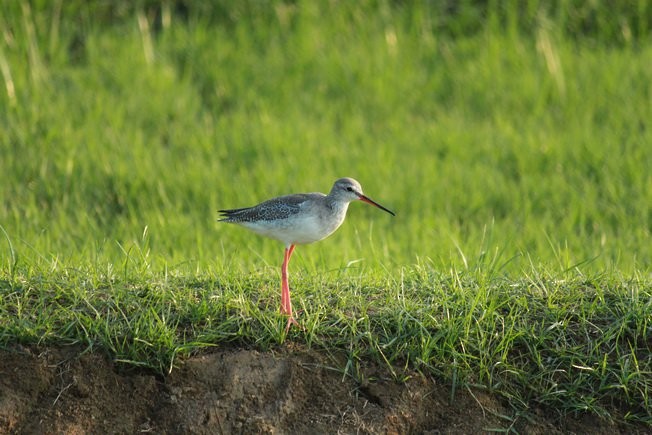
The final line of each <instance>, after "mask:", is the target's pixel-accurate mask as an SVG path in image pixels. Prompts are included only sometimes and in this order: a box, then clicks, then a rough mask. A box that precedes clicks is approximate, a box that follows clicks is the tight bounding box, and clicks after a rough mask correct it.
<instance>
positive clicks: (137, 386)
mask: <svg viewBox="0 0 652 435" xmlns="http://www.w3.org/2000/svg"><path fill="white" fill-rule="evenodd" d="M80 353H81V352H80V349H77V348H57V349H54V348H47V349H27V348H22V347H21V348H15V349H10V350H0V361H2V364H0V433H16V434H18V433H20V434H23V433H26V434H32V433H39V434H40V433H66V434H87V433H89V434H90V433H141V432H145V433H148V432H149V433H172V434H177V433H197V434H232V433H237V434H240V433H242V434H249V433H263V434H285V433H287V434H303V433H305V434H308V433H310V434H314V433H333V434H334V433H363V434H364V433H374V434H376V433H382V434H384V433H389V434H404V433H421V434H443V433H455V434H468V433H481V432H487V431H491V430H492V429H493V430H495V429H506V428H508V427H510V425H512V424H513V428H514V429H517V430H518V431H519V432H520V433H529V434H554V433H569V432H570V433H592V434H609V435H614V434H618V433H623V434H624V433H632V432H636V431H637V430H638V431H639V432H641V433H643V432H644V430H643V429H640V428H639V429H636V428H631V427H620V426H614V425H612V424H610V423H607V422H604V421H601V420H599V419H597V418H593V417H586V418H584V419H579V420H576V419H565V420H563V421H556V420H554V419H553V418H552V414H551V413H546V412H544V411H540V412H534V413H533V416H530V417H529V418H528V419H526V418H520V419H517V420H516V421H515V422H512V421H510V420H509V419H508V418H507V417H506V416H510V415H512V414H513V413H512V412H511V410H510V409H509V407H506V406H505V404H503V403H502V402H501V401H499V400H497V399H495V398H493V397H491V396H490V395H488V394H486V393H485V392H483V391H478V390H474V391H468V390H466V389H462V390H458V391H457V392H456V394H455V395H454V397H453V398H452V400H451V391H450V388H449V387H448V386H445V385H441V384H439V383H438V382H437V381H436V380H434V379H430V378H427V377H424V376H422V375H419V374H416V373H415V374H413V376H411V377H410V379H409V380H408V381H407V382H405V383H402V384H401V383H396V382H394V381H392V380H391V377H390V376H389V373H388V372H387V370H386V369H385V368H383V367H378V366H375V365H371V364H370V365H369V366H368V367H366V368H365V372H364V375H365V378H366V379H370V381H369V382H368V383H366V384H365V385H360V384H359V383H357V382H355V381H353V380H352V379H351V378H350V377H345V378H343V376H342V372H341V371H340V370H336V369H333V367H338V366H337V364H338V363H341V361H340V362H338V361H333V360H332V359H331V358H329V357H327V356H325V355H323V354H321V353H319V352H316V351H309V350H305V349H302V348H297V347H296V346H291V345H288V346H286V347H284V348H282V349H280V350H277V351H275V352H265V353H262V352H257V351H253V350H247V349H229V350H218V351H213V352H210V353H205V354H202V355H198V356H195V357H192V358H190V359H188V360H186V361H184V362H183V363H182V364H181V365H180V367H179V368H177V369H175V370H173V371H172V373H171V374H170V375H168V376H165V377H161V376H154V375H153V374H151V373H147V372H144V371H134V370H130V371H125V370H124V369H120V368H119V367H116V366H114V364H112V363H111V362H110V361H108V360H107V359H106V358H105V357H104V356H102V355H99V354H92V353H85V354H83V353H82V354H81V355H80ZM342 366H343V365H340V366H339V367H342Z"/></svg>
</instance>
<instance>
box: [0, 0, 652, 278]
mask: <svg viewBox="0 0 652 435" xmlns="http://www.w3.org/2000/svg"><path fill="white" fill-rule="evenodd" d="M651 24H652V5H651V2H648V1H643V0H638V1H622V2H592V1H571V0H567V1H561V0H560V1H552V2H543V1H498V0H496V1H470V0H468V1H458V2H453V1H441V2H435V1H430V2H429V1H414V2H409V1H361V2H348V1H334V0H333V1H323V2H312V1H239V2H231V1H207V2H190V1H140V2H130V1H113V2H106V1H99V0H97V1H89V2H81V1H63V0H58V1H57V0H54V1H37V0H34V1H20V0H16V1H5V2H2V5H1V6H0V72H1V73H2V75H1V78H2V80H1V81H0V174H1V175H0V177H1V178H0V179H1V182H0V225H1V226H2V229H3V230H4V231H3V235H4V237H3V238H2V239H0V240H1V243H0V259H1V264H2V268H3V269H4V270H9V269H12V270H17V269H18V270H19V269H20V268H24V269H30V268H35V269H37V270H55V269H57V268H64V269H65V268H95V269H104V268H107V267H111V265H113V264H117V263H120V262H122V261H124V259H125V258H126V257H134V258H137V259H138V261H142V262H143V264H145V265H146V267H147V269H148V270H150V271H153V272H154V273H159V272H161V271H163V270H165V271H175V272H178V273H180V274H192V273H197V272H214V273H231V272H241V271H242V272H250V271H254V270H257V269H259V268H260V267H261V265H271V266H274V267H276V266H278V265H279V264H280V262H281V260H282V246H281V245H280V244H279V243H278V242H275V241H272V240H265V239H263V238H260V237H259V236H257V235H254V234H251V233H249V232H247V231H246V230H244V229H240V228H235V227H230V226H226V225H223V224H218V223H217V222H216V219H217V210H218V209H220V208H234V207H242V206H249V205H254V204H256V203H257V202H260V201H262V200H264V199H267V198H270V197H273V196H278V195H281V194H286V193H293V192H311V191H321V192H328V190H329V189H330V187H331V185H332V183H333V181H334V180H335V179H337V178H339V177H343V176H351V177H354V178H356V179H358V180H359V181H360V182H361V183H362V185H363V187H364V189H365V193H366V194H368V195H369V196H370V197H372V198H373V199H375V200H377V201H378V202H380V203H381V204H383V205H385V206H387V207H388V208H390V209H392V210H394V211H396V213H397V216H396V217H395V218H391V217H390V216H388V215H386V214H385V213H382V212H379V211H378V210H376V209H374V208H372V207H367V206H365V205H363V204H353V205H352V206H351V208H350V209H349V215H348V218H347V222H346V223H345V224H344V225H343V227H342V228H341V229H340V230H339V231H338V232H337V233H336V234H335V235H333V236H331V237H330V238H329V239H327V240H326V241H323V242H320V243H318V244H315V245H313V246H311V247H309V248H303V247H302V248H300V249H299V250H297V253H298V258H299V259H300V260H298V261H297V260H295V262H294V265H293V267H296V268H300V269H301V270H308V271H316V270H321V271H323V270H333V269H338V268H341V267H345V266H347V265H349V264H354V265H355V266H356V268H358V269H359V268H362V269H365V270H390V271H393V270H396V269H397V268H400V267H402V266H406V265H407V266H409V265H413V264H417V263H428V264H431V265H432V266H433V267H435V268H437V269H440V270H443V271H445V270H447V268H450V267H455V268H474V267H491V268H495V269H496V270H499V271H501V272H504V273H507V274H519V273H521V272H522V271H523V269H524V268H530V267H531V265H535V266H537V267H538V266H541V267H547V268H553V269H555V270H559V271H564V270H568V269H573V268H574V267H575V266H578V267H579V269H580V270H587V271H602V270H616V271H619V272H622V273H623V274H625V275H627V274H638V273H642V274H648V273H649V271H650V266H649V265H650V262H651V260H652V243H650V242H651V240H650V231H651V230H652V212H651V211H650V204H652V175H651V171H650V169H651V168H652V152H651V151H650V149H651V148H650V143H652V132H651V130H650V125H649V121H650V120H651V119H652V68H651V67H650V66H651V65H652V41H651V38H650V25H651ZM359 260H361V261H359Z"/></svg>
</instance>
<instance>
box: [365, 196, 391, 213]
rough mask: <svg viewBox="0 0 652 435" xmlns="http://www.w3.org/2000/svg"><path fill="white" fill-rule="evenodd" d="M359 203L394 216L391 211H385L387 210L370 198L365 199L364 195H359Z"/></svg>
mask: <svg viewBox="0 0 652 435" xmlns="http://www.w3.org/2000/svg"><path fill="white" fill-rule="evenodd" d="M360 201H362V202H366V203H367V204H371V205H374V206H376V207H378V208H379V209H381V210H383V211H386V212H387V213H389V214H391V215H392V216H396V214H395V213H394V212H393V211H391V210H390V209H387V208H385V207H383V206H382V205H380V204H378V203H377V202H376V201H374V200H373V199H371V198H367V197H366V196H364V195H360Z"/></svg>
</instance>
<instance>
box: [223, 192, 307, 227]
mask: <svg viewBox="0 0 652 435" xmlns="http://www.w3.org/2000/svg"><path fill="white" fill-rule="evenodd" d="M310 195H314V194H309V193H297V194H294V195H286V196H279V197H278V198H272V199H270V200H267V201H265V202H261V203H260V204H258V205H255V206H253V207H245V208H235V209H231V210H219V213H220V218H221V219H219V220H220V222H227V223H229V222H230V223H238V222H256V221H274V220H277V219H286V218H288V217H290V216H292V215H294V214H296V213H299V211H300V210H301V204H303V203H304V202H305V201H306V200H307V199H309V198H310Z"/></svg>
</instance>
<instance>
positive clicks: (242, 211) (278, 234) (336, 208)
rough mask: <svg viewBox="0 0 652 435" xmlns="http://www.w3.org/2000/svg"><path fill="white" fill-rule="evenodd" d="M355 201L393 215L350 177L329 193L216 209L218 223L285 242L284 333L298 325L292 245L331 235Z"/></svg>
mask: <svg viewBox="0 0 652 435" xmlns="http://www.w3.org/2000/svg"><path fill="white" fill-rule="evenodd" d="M355 200H360V201H363V202H366V203H367V204H371V205H373V206H376V207H378V208H379V209H381V210H384V211H386V212H387V213H389V214H391V215H392V216H395V215H394V212H392V211H390V210H388V209H386V208H385V207H383V206H382V205H380V204H378V203H377V202H375V201H373V200H372V199H370V198H369V197H367V196H365V195H364V194H363V193H362V186H360V183H358V182H357V181H356V180H354V179H353V178H340V179H339V180H337V181H336V182H335V184H333V188H332V189H331V191H330V193H329V194H328V195H324V194H323V193H319V192H315V193H298V194H294V195H285V196H279V197H278V198H272V199H270V200H267V201H265V202H261V203H260V204H258V205H255V206H253V207H246V208H236V209H232V210H219V212H220V218H221V219H220V221H221V222H227V223H234V224H238V225H242V226H243V227H245V228H249V229H250V230H252V231H254V232H256V233H258V234H261V235H263V236H267V237H271V238H272V239H276V240H279V241H281V242H283V243H284V244H285V256H284V257H283V265H282V266H281V313H282V314H285V315H287V316H288V322H287V325H286V327H285V331H286V332H287V331H288V330H289V329H290V325H296V326H299V323H298V322H297V321H296V319H295V318H294V316H293V314H292V302H291V301H290V286H289V284H288V263H289V262H290V257H291V256H292V252H293V251H294V247H295V245H304V244H308V243H313V242H316V241H318V240H322V239H324V238H326V237H328V236H329V235H331V234H332V233H333V232H334V231H335V230H336V229H338V228H339V226H340V225H342V222H344V218H345V217H346V210H347V209H348V208H349V203H350V202H351V201H355Z"/></svg>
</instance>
